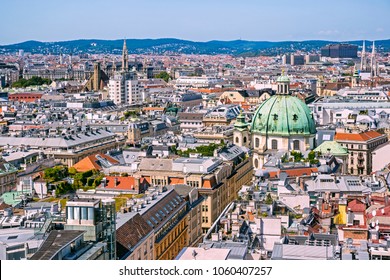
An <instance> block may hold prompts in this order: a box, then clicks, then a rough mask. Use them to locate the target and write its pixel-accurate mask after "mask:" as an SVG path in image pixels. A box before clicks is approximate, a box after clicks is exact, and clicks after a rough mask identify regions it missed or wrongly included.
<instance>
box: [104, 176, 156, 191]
mask: <svg viewBox="0 0 390 280" xmlns="http://www.w3.org/2000/svg"><path fill="white" fill-rule="evenodd" d="M106 180H107V184H106V186H105V188H104V189H111V190H119V191H138V192H144V190H145V189H146V188H147V186H148V185H149V183H148V182H147V180H146V179H145V178H140V179H139V183H138V182H137V180H136V179H135V178H134V177H133V176H127V177H120V176H106ZM140 190H141V191H140Z"/></svg>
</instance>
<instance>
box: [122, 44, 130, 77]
mask: <svg viewBox="0 0 390 280" xmlns="http://www.w3.org/2000/svg"><path fill="white" fill-rule="evenodd" d="M128 70H129V54H128V51H127V45H126V39H124V40H123V50H122V71H124V72H127V71H128Z"/></svg>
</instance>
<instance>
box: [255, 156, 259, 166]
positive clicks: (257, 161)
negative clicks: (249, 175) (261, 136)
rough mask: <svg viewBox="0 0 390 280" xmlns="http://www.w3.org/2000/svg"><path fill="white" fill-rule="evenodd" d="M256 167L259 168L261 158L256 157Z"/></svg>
mask: <svg viewBox="0 0 390 280" xmlns="http://www.w3.org/2000/svg"><path fill="white" fill-rule="evenodd" d="M255 168H259V160H258V159H257V158H255Z"/></svg>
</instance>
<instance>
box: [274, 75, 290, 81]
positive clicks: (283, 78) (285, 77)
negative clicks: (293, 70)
mask: <svg viewBox="0 0 390 280" xmlns="http://www.w3.org/2000/svg"><path fill="white" fill-rule="evenodd" d="M276 81H277V82H278V83H290V79H289V78H288V77H287V76H284V75H282V76H279V77H278V78H277V79H276Z"/></svg>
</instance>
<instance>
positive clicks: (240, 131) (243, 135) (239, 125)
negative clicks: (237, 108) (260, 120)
mask: <svg viewBox="0 0 390 280" xmlns="http://www.w3.org/2000/svg"><path fill="white" fill-rule="evenodd" d="M233 143H234V144H235V145H237V146H239V147H243V146H245V147H248V148H249V146H250V135H249V129H248V124H247V123H246V122H245V116H244V115H243V114H242V112H241V113H240V114H239V115H238V116H237V119H236V122H235V123H234V131H233Z"/></svg>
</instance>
